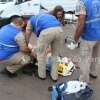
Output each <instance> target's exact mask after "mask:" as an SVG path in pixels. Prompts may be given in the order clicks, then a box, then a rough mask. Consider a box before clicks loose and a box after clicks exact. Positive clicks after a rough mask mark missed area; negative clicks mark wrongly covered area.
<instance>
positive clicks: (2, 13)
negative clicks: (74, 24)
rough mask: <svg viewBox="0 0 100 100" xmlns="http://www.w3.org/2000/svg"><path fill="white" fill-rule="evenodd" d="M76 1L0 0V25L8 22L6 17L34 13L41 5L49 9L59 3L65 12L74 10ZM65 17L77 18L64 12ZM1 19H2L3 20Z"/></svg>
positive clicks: (37, 11) (38, 10)
mask: <svg viewBox="0 0 100 100" xmlns="http://www.w3.org/2000/svg"><path fill="white" fill-rule="evenodd" d="M77 1H78V0H0V27H1V26H2V25H5V24H6V23H8V18H9V17H10V16H12V15H22V16H31V15H35V14H37V13H39V12H40V10H41V7H43V8H45V9H47V10H48V11H51V10H53V8H54V7H55V6H57V5H61V6H62V7H63V8H64V10H65V11H66V12H68V11H74V10H75V6H76V2H77ZM65 18H66V19H71V20H72V19H73V18H74V20H76V19H77V18H76V17H75V16H73V15H71V14H69V15H67V14H66V16H65ZM1 20H3V22H2V21H1ZM6 20H7V21H6Z"/></svg>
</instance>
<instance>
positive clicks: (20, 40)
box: [15, 32, 26, 46]
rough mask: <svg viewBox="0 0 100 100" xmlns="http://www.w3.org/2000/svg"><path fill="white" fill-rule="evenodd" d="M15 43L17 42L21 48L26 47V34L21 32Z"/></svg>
mask: <svg viewBox="0 0 100 100" xmlns="http://www.w3.org/2000/svg"><path fill="white" fill-rule="evenodd" d="M15 41H16V42H17V44H18V45H19V46H23V45H26V39H25V36H24V34H23V33H22V32H21V33H19V34H18V35H17V36H16V37H15Z"/></svg>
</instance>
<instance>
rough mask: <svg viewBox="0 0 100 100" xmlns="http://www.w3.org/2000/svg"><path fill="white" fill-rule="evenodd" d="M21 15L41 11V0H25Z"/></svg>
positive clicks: (21, 5)
mask: <svg viewBox="0 0 100 100" xmlns="http://www.w3.org/2000/svg"><path fill="white" fill-rule="evenodd" d="M20 7H21V15H34V14H37V13H39V11H40V1H39V0H24V1H23V3H21V4H20Z"/></svg>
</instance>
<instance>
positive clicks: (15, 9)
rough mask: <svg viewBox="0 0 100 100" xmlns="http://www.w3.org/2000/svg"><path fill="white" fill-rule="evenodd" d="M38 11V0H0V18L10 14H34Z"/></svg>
mask: <svg viewBox="0 0 100 100" xmlns="http://www.w3.org/2000/svg"><path fill="white" fill-rule="evenodd" d="M39 11H40V1H39V0H0V18H7V17H10V16H12V15H24V16H25V15H34V14H37V13H38V12H39Z"/></svg>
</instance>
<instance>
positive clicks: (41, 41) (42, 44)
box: [26, 13, 64, 81]
mask: <svg viewBox="0 0 100 100" xmlns="http://www.w3.org/2000/svg"><path fill="white" fill-rule="evenodd" d="M32 32H33V33H34V34H35V35H36V36H37V37H38V43H37V60H38V77H39V78H40V79H45V78H46V55H45V51H46V48H47V46H48V45H50V46H51V49H52V57H53V66H52V70H51V78H52V80H53V81H57V79H58V73H57V66H56V64H57V63H56V62H57V56H58V55H59V54H61V53H62V46H63V45H64V33H63V30H62V28H61V24H60V22H59V21H58V20H57V19H56V17H54V16H52V15H50V14H47V13H39V14H38V15H35V16H32V17H31V18H30V20H29V22H28V24H27V27H26V33H27V34H31V33H32ZM27 38H28V37H27Z"/></svg>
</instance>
